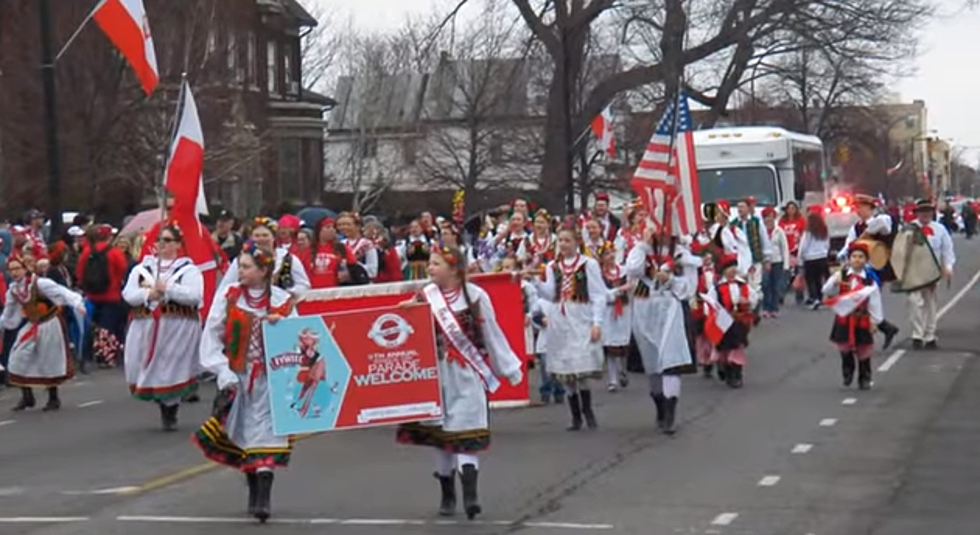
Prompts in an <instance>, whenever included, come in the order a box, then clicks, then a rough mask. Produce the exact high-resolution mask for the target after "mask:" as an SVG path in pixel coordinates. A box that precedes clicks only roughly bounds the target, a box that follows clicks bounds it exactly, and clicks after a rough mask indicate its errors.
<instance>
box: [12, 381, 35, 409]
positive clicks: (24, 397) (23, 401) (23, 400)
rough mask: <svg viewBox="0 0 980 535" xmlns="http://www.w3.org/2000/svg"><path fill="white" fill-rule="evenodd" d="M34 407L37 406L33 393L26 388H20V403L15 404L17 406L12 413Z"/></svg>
mask: <svg viewBox="0 0 980 535" xmlns="http://www.w3.org/2000/svg"><path fill="white" fill-rule="evenodd" d="M35 405H37V400H35V399H34V391H33V390H31V389H30V388H27V387H21V389H20V401H18V402H17V405H14V408H13V410H14V412H20V411H22V410H26V409H33V408H34V406H35Z"/></svg>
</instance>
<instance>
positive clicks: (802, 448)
mask: <svg viewBox="0 0 980 535" xmlns="http://www.w3.org/2000/svg"><path fill="white" fill-rule="evenodd" d="M812 449H813V444H797V445H795V446H793V453H796V454H801V453H810V450H812Z"/></svg>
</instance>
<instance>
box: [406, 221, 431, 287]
mask: <svg viewBox="0 0 980 535" xmlns="http://www.w3.org/2000/svg"><path fill="white" fill-rule="evenodd" d="M433 244H434V242H433V241H430V240H429V238H428V236H426V235H425V233H423V232H422V223H420V222H419V220H418V219H416V220H414V221H412V222H411V223H410V224H409V225H408V236H407V237H406V238H405V240H404V241H402V242H401V243H399V244H398V256H399V258H401V260H402V272H403V273H404V274H405V280H409V281H411V280H422V279H426V278H428V276H429V275H428V273H426V270H427V269H428V266H429V256H430V255H431V250H432V246H433Z"/></svg>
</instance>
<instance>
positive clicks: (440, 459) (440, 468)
mask: <svg viewBox="0 0 980 535" xmlns="http://www.w3.org/2000/svg"><path fill="white" fill-rule="evenodd" d="M455 462H456V458H455V456H454V455H453V454H452V453H450V452H448V451H442V450H436V473H437V474H439V475H440V476H447V477H448V476H451V475H452V473H453V469H454V468H456V466H455Z"/></svg>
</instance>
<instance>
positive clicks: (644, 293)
mask: <svg viewBox="0 0 980 535" xmlns="http://www.w3.org/2000/svg"><path fill="white" fill-rule="evenodd" d="M643 238H644V239H643V241H641V242H640V243H637V244H636V246H635V247H633V250H632V251H630V255H629V257H627V259H626V274H627V275H629V277H630V278H633V279H636V280H637V287H636V291H635V293H634V297H633V303H632V304H633V324H632V327H633V336H634V337H635V338H636V345H637V348H638V349H639V352H640V357H641V358H642V359H643V367H644V370H645V371H646V374H647V377H648V379H649V383H650V397H651V398H653V402H654V405H655V406H656V409H657V426H658V427H659V428H660V429H661V430H662V431H663V432H664V433H666V434H674V432H675V431H676V427H675V425H676V415H677V403H678V401H679V399H680V395H681V377H680V376H681V375H682V374H685V373H691V372H692V371H694V370H693V369H692V364H693V363H692V360H691V350H690V347H689V345H688V340H687V331H686V329H685V326H684V325H685V314H684V308H683V306H681V301H682V300H683V299H685V294H686V293H687V292H688V288H687V287H686V284H687V283H686V279H685V278H684V277H682V276H679V275H677V274H676V273H677V268H676V266H675V264H674V260H673V254H672V252H671V250H672V249H674V248H675V246H676V243H675V241H674V240H673V239H671V238H669V237H660V239H658V236H657V235H656V234H655V231H654V229H653V227H652V225H651V226H649V227H648V228H647V230H645V231H644V235H643ZM661 242H668V243H669V245H661Z"/></svg>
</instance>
